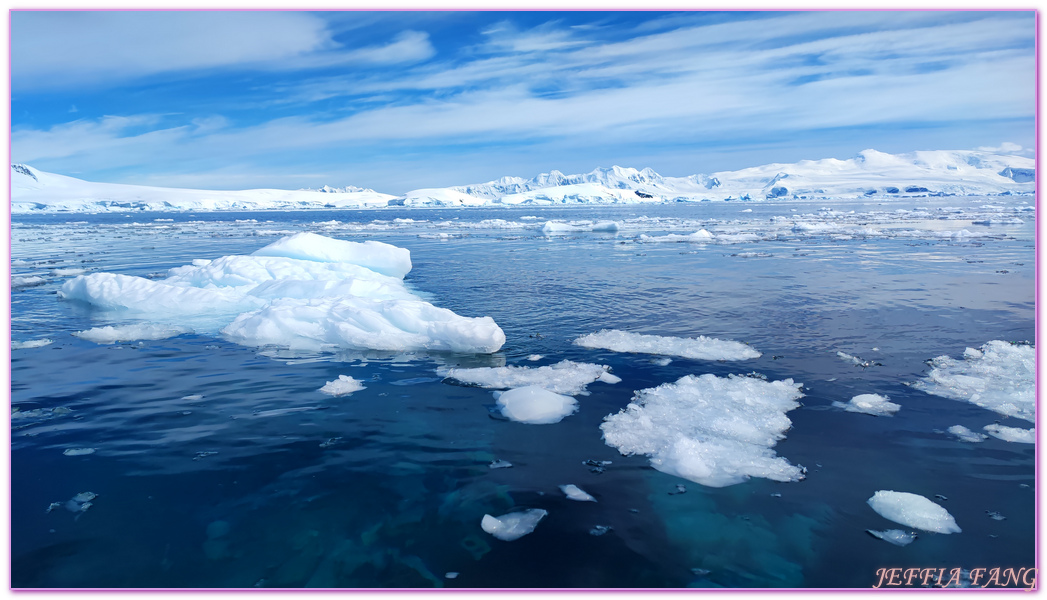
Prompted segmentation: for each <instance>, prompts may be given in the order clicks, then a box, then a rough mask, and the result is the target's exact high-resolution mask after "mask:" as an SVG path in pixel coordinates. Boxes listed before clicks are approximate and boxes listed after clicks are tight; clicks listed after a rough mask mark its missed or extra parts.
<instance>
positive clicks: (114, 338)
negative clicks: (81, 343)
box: [73, 323, 193, 344]
mask: <svg viewBox="0 0 1047 600" xmlns="http://www.w3.org/2000/svg"><path fill="white" fill-rule="evenodd" d="M192 331H193V330H192V329H189V328H188V327H179V326H177V325H160V324H157V323H132V324H130V325H117V326H115V327H114V326H112V325H106V326H105V327H92V328H91V329H87V330H85V331H77V332H74V333H73V335H75V336H76V337H78V338H80V339H82V340H87V341H89V342H94V343H96V344H113V343H116V342H127V341H131V340H164V339H167V338H173V337H175V336H179V335H182V334H184V333H192Z"/></svg>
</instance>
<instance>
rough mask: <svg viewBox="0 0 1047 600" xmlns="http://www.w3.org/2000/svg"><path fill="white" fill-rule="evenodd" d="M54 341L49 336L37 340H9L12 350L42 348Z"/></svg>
mask: <svg viewBox="0 0 1047 600" xmlns="http://www.w3.org/2000/svg"><path fill="white" fill-rule="evenodd" d="M53 343H55V341H54V340H52V339H51V338H41V339H39V340H26V341H24V342H16V341H14V340H11V349H12V350H27V349H29V348H42V347H44V346H48V345H50V344H53Z"/></svg>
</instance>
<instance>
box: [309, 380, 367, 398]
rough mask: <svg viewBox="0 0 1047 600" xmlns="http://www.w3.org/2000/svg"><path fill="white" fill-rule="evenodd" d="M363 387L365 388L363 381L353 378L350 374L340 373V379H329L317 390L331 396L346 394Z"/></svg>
mask: <svg viewBox="0 0 1047 600" xmlns="http://www.w3.org/2000/svg"><path fill="white" fill-rule="evenodd" d="M362 389H365V388H364V384H363V382H361V381H359V380H357V379H353V378H352V377H349V376H348V375H339V376H338V379H335V380H334V381H328V382H327V383H325V384H324V386H323V387H322V388H320V389H319V390H317V391H318V392H320V393H323V394H328V395H331V396H345V395H348V394H352V393H353V392H358V391H360V390H362Z"/></svg>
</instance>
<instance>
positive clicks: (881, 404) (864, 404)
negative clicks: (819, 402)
mask: <svg viewBox="0 0 1047 600" xmlns="http://www.w3.org/2000/svg"><path fill="white" fill-rule="evenodd" d="M833 406H835V407H836V408H842V409H844V410H846V411H847V412H855V413H864V414H867V415H873V416H876V417H889V416H891V415H893V414H894V413H896V412H898V410H899V409H901V405H898V404H895V403H894V402H891V401H890V398H888V397H887V396H881V395H879V394H860V395H858V396H855V397H854V398H851V400H850V402H833Z"/></svg>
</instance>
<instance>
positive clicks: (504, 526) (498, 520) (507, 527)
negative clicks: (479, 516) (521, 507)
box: [480, 508, 549, 542]
mask: <svg viewBox="0 0 1047 600" xmlns="http://www.w3.org/2000/svg"><path fill="white" fill-rule="evenodd" d="M547 514H549V513H548V512H546V511H544V510H542V509H540V508H531V509H528V510H525V511H521V512H514V513H509V514H506V515H502V516H500V517H492V516H491V515H484V518H483V520H482V521H481V522H480V527H481V528H482V529H483V530H484V531H485V532H487V533H489V534H491V535H493V536H494V537H496V538H498V539H500V540H503V541H506V542H511V541H513V540H517V539H520V538H522V537H523V536H525V535H527V534H528V533H531V532H532V531H534V528H535V527H536V526H537V525H538V522H539V521H541V520H542V519H543V518H544V517H545V516H546V515H547Z"/></svg>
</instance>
